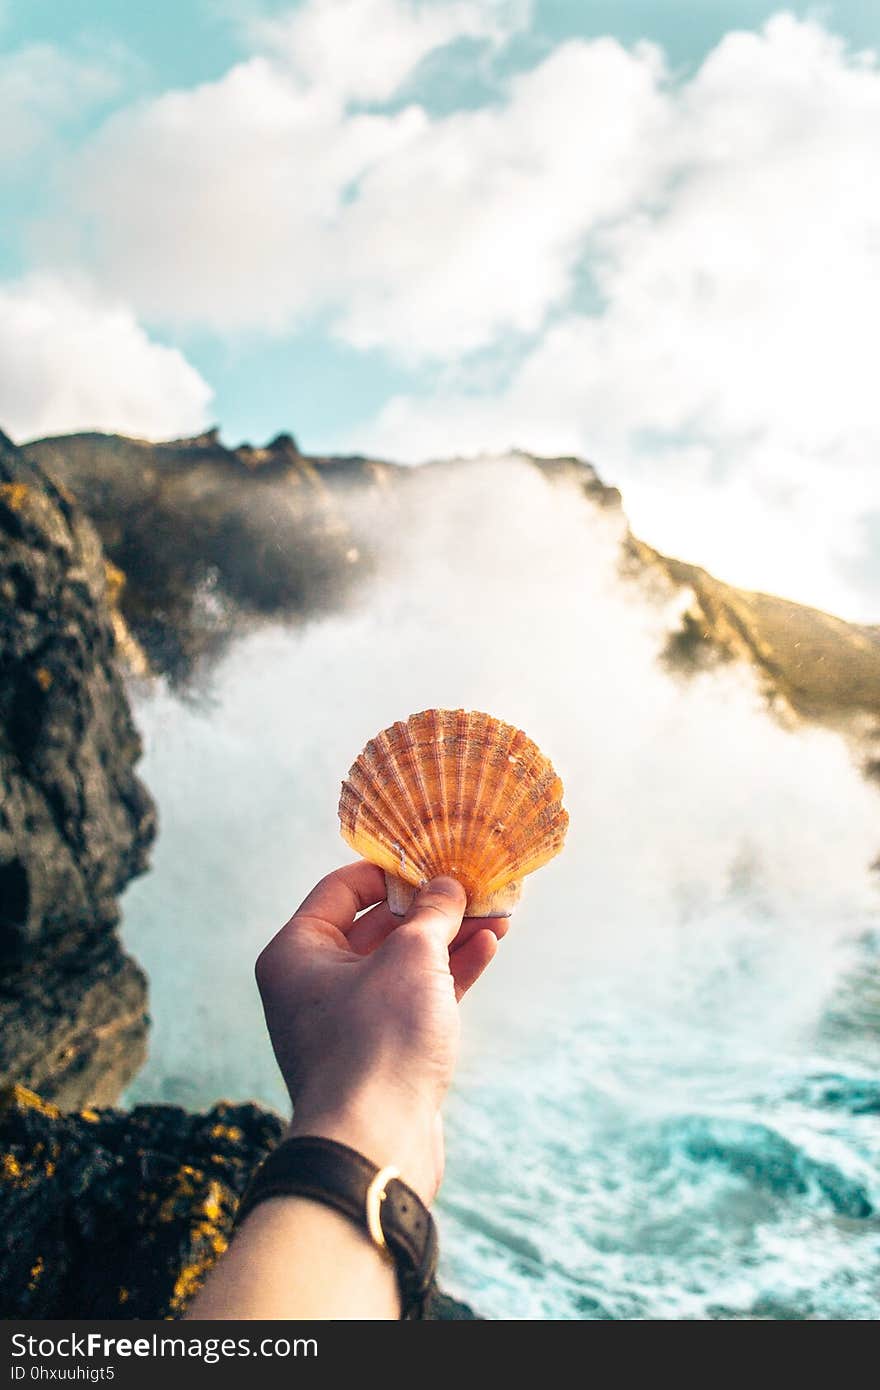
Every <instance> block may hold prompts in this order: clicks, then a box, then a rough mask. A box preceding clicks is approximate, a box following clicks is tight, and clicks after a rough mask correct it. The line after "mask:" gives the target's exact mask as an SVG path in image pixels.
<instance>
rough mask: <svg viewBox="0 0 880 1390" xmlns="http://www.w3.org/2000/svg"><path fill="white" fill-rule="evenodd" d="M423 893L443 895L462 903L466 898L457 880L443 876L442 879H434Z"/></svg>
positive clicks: (425, 887)
mask: <svg viewBox="0 0 880 1390" xmlns="http://www.w3.org/2000/svg"><path fill="white" fill-rule="evenodd" d="M422 892H423V893H441V894H442V895H443V897H445V898H455V899H456V901H458V902H460V901H461V899H462V898H463V897H464V896H465V891H464V889H463V888H462V886H461V884H460V883H459V882H458V880H457V879H455V878H450V877H449V876H448V875H446V874H442V875H441V876H440V878H432V879H431V881H430V883H426V884H425V886H424V888H423V889H422Z"/></svg>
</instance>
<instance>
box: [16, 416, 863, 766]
mask: <svg viewBox="0 0 880 1390" xmlns="http://www.w3.org/2000/svg"><path fill="white" fill-rule="evenodd" d="M28 452H29V454H30V455H31V456H32V457H33V458H35V459H37V460H38V461H39V462H40V463H41V464H42V465H43V466H45V467H46V468H47V469H48V470H49V471H50V472H51V473H52V475H53V476H55V477H57V478H58V479H60V480H61V481H63V482H64V484H65V485H66V486H68V487H70V488H71V489H72V490H73V491H74V492H75V493H76V494H77V496H78V497H79V499H80V501H81V502H82V505H83V506H84V508H85V510H86V511H87V512H88V513H89V515H90V516H91V517H92V519H93V520H94V522H95V524H96V526H97V528H98V530H99V532H100V535H101V538H102V540H103V543H104V546H105V549H106V551H107V553H108V555H109V556H110V558H111V559H112V560H113V561H114V563H115V564H116V565H118V566H119V567H120V568H121V570H122V571H124V573H125V574H126V576H127V583H126V586H125V589H124V591H123V594H122V598H121V603H122V608H123V612H124V615H125V618H126V621H127V622H128V623H129V624H130V625H131V627H132V630H133V631H134V633H135V635H136V636H137V638H138V639H139V640H140V641H141V642H142V643H143V645H144V647H145V648H146V650H147V653H148V656H149V658H150V661H151V662H152V664H153V666H154V668H155V669H157V670H162V671H165V672H167V673H169V674H170V675H171V676H172V678H174V679H178V680H181V679H186V678H187V677H188V676H189V675H190V674H191V672H192V670H193V667H194V666H195V665H196V664H197V663H198V661H199V659H200V658H201V657H203V656H211V655H213V654H216V652H218V651H219V650H221V649H222V647H223V645H224V644H225V643H226V642H227V641H228V640H229V638H230V636H233V635H234V634H235V633H236V632H237V631H238V630H240V627H241V626H242V623H243V622H244V621H247V620H249V619H250V620H252V619H253V618H254V617H255V616H257V617H259V616H263V617H271V618H276V619H282V620H285V619H286V620H290V619H302V618H303V617H307V616H311V615H317V614H320V613H321V612H326V611H328V610H329V609H331V608H335V607H337V606H339V605H340V604H342V603H344V602H345V601H346V600H347V598H348V597H350V596H351V594H353V593H355V592H358V591H359V590H360V588H361V585H362V580H363V579H364V578H365V577H366V575H367V574H369V573H371V572H372V571H373V570H374V569H375V568H376V567H377V566H378V565H379V564H381V563H384V561H385V559H386V558H387V557H386V556H384V555H383V554H382V553H381V551H382V531H383V529H384V528H385V527H386V525H389V524H390V526H391V528H392V529H393V526H394V525H399V524H402V525H404V526H405V527H406V526H410V525H412V524H413V518H414V517H416V516H417V515H418V509H419V505H420V501H419V499H420V498H422V497H426V498H428V501H429V502H430V500H431V498H432V497H433V496H435V495H436V494H435V493H434V492H433V491H432V489H433V488H434V485H435V484H436V483H437V482H438V481H439V482H440V483H441V484H442V488H443V491H444V494H445V495H448V496H449V497H450V498H452V497H453V496H454V489H455V486H456V480H457V477H460V476H461V475H462V473H463V472H464V471H465V470H467V469H468V468H469V467H470V466H471V465H470V463H469V461H468V460H463V459H457V460H447V461H438V462H434V463H429V464H425V465H423V466H422V467H421V468H406V467H400V466H398V465H395V464H392V463H387V462H382V461H379V460H376V459H370V458H366V457H363V456H360V455H352V456H351V457H345V458H337V457H320V456H306V455H304V454H303V453H301V451H300V450H299V448H298V446H297V444H296V442H295V441H294V440H293V438H292V437H291V436H290V435H279V436H278V437H277V438H276V439H274V440H273V441H272V442H271V444H269V445H268V446H267V447H266V448H262V449H258V448H252V447H251V446H250V445H242V446H240V447H239V448H237V449H227V448H225V447H224V446H223V445H222V444H221V443H220V440H219V437H218V434H217V432H216V431H215V430H212V431H209V432H208V433H207V434H204V435H200V436H198V437H197V438H196V439H190V440H177V441H174V442H172V443H169V444H149V443H146V442H145V441H142V440H134V439H125V438H122V437H119V436H115V435H99V434H88V435H71V436H68V437H66V438H57V439H44V440H38V441H36V442H35V443H33V444H30V445H28ZM518 457H519V458H520V459H521V460H522V461H523V462H525V463H526V464H531V465H532V466H534V467H535V468H536V469H537V470H538V471H539V472H540V473H541V474H542V475H543V476H544V477H545V478H546V479H547V482H548V483H549V484H551V485H552V484H554V483H557V482H562V483H564V484H569V485H570V484H572V483H573V484H574V485H575V486H576V487H577V488H579V490H580V491H581V492H582V493H583V495H584V498H585V500H587V501H588V502H590V503H591V504H592V505H594V506H596V507H599V508H601V509H602V510H604V511H606V512H612V513H613V512H619V513H620V516H621V520H622V522H623V526H622V532H621V534H622V539H623V550H622V561H623V569H624V571H625V572H628V573H629V574H630V575H631V576H634V577H636V578H638V579H639V580H641V581H642V587H643V590H644V592H645V593H646V594H649V595H653V596H654V597H656V598H660V599H664V598H665V599H668V598H669V597H670V595H672V594H673V593H675V591H677V590H678V591H682V592H685V593H686V594H687V595H688V597H689V600H690V602H689V604H688V607H687V609H686V611H685V612H684V615H683V617H682V620H681V624H680V626H679V627H678V628H677V629H676V630H675V631H673V632H671V633H670V634H669V640H668V643H667V645H666V649H665V651H664V652H663V653H662V657H663V660H664V663H665V665H666V666H667V667H668V668H669V669H671V670H674V671H676V672H678V673H679V674H683V675H687V674H690V673H692V672H694V671H698V670H700V669H702V668H703V667H705V666H706V665H710V664H712V663H715V662H718V661H726V660H736V661H742V662H746V663H748V664H749V665H751V666H752V667H753V668H754V669H755V670H756V671H757V673H758V675H759V678H760V680H761V681H762V683H763V687H764V690H765V693H766V695H767V699H768V701H769V703H771V704H774V705H776V707H777V708H778V709H779V711H780V713H783V714H792V715H794V716H796V717H798V718H806V719H810V720H817V721H819V722H822V723H824V724H830V725H832V726H833V727H835V728H838V729H841V730H843V731H844V732H846V733H848V734H855V735H856V736H857V739H858V749H859V755H860V757H861V759H862V762H863V766H864V768H865V771H866V774H867V775H869V776H874V777H878V776H880V772H878V769H880V721H878V710H880V628H878V627H876V626H875V627H871V626H864V625H863V626H858V625H856V624H852V623H847V622H844V621H842V620H841V619H839V618H835V617H832V616H831V615H829V614H826V613H821V612H819V611H817V610H815V609H811V608H805V607H803V606H802V605H800V604H796V603H791V602H788V601H787V600H785V599H780V598H774V597H773V596H772V595H767V594H758V593H751V592H748V591H746V590H743V589H737V588H734V587H733V586H732V585H729V584H724V583H722V582H720V581H719V580H716V579H714V578H713V576H712V575H711V574H709V573H707V571H705V570H703V569H700V568H698V567H697V566H694V565H688V564H685V563H684V562H682V561H680V560H677V559H672V558H670V557H669V556H666V555H662V554H661V553H660V552H659V551H656V550H654V549H653V548H652V547H651V546H649V545H646V544H644V543H643V542H642V541H640V540H638V539H637V538H636V537H634V536H632V535H631V533H629V532H628V531H627V530H626V526H625V518H624V517H623V513H622V510H621V498H620V493H619V492H618V490H617V489H616V488H614V487H608V486H607V485H606V484H605V483H603V482H602V480H601V479H600V477H599V475H598V474H597V472H596V470H595V468H594V467H593V466H592V464H590V463H587V462H585V461H584V460H582V459H577V458H569V457H565V458H537V457H534V456H533V455H530V454H526V453H519V454H518ZM422 489H424V492H423V491H422ZM377 505H378V510H377Z"/></svg>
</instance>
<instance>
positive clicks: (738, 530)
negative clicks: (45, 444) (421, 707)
mask: <svg viewBox="0 0 880 1390" xmlns="http://www.w3.org/2000/svg"><path fill="white" fill-rule="evenodd" d="M878 50H880V7H878V6H875V5H870V4H865V3H864V0H836V3H829V4H825V5H821V6H803V5H796V6H791V7H788V8H780V7H779V6H774V5H769V4H764V3H757V2H756V0H738V3H727V0H655V3H648V0H610V2H608V3H591V2H590V0H532V3H529V0H302V3H298V4H291V3H289V0H287V3H283V2H282V0H275V3H249V2H248V0H213V2H212V3H209V0H175V3H173V4H172V3H171V0H152V2H151V3H150V4H149V5H147V4H145V3H134V2H133V0H132V3H128V4H125V5H121V4H119V3H117V2H115V0H75V3H74V0H0V177H2V180H3V189H4V197H3V199H2V204H0V427H2V428H3V429H5V430H6V432H7V433H9V434H10V435H11V436H12V437H13V438H14V439H16V440H19V441H24V440H26V439H28V438H32V437H35V436H40V435H45V434H51V433H62V432H67V431H72V430H80V429H104V430H112V431H120V432H124V433H130V434H135V435H140V436H144V437H147V438H153V439H162V438H172V437H177V436H182V435H190V434H194V433H197V432H199V431H200V430H202V429H204V428H206V427H207V426H209V425H212V424H215V423H216V424H218V425H219V426H220V428H221V432H222V436H223V438H224V440H226V442H228V443H230V444H236V443H238V442H240V441H242V440H244V439H247V440H250V441H252V442H255V443H261V442H263V441H265V440H267V439H270V438H271V437H273V436H274V435H275V434H277V433H279V432H281V431H290V432H292V433H293V434H294V435H295V436H296V437H297V439H298V440H299V442H300V445H301V447H302V448H303V449H305V450H307V451H310V452H325V451H334V452H369V453H373V454H375V455H377V456H380V457H388V458H392V459H396V460H399V461H402V462H418V461H420V460H422V459H425V458H430V457H439V456H448V455H450V454H466V455H470V454H476V453H479V452H491V453H499V452H503V451H506V450H508V449H510V448H512V447H518V448H522V449H525V450H529V451H532V452H535V453H559V452H564V453H576V454H579V455H581V456H583V457H587V458H589V459H591V460H592V461H593V462H594V463H595V464H596V466H597V467H598V469H599V472H600V474H601V476H602V477H603V478H604V479H605V480H606V481H607V482H610V483H614V484H616V485H617V486H619V487H620V488H621V490H622V492H623V494H624V502H625V506H626V509H627V512H628V515H629V517H630V519H631V522H632V524H633V527H634V529H635V530H636V532H637V533H638V534H640V535H641V536H643V537H644V538H645V539H646V540H648V541H649V542H651V543H652V544H654V545H657V546H658V547H660V548H661V549H664V550H666V551H668V552H670V553H673V554H676V555H679V556H681V558H683V559H686V560H689V561H692V562H695V563H698V564H702V565H705V566H706V567H707V568H709V569H710V570H712V571H713V572H714V573H715V574H717V575H718V576H719V577H721V578H724V579H728V580H730V581H731V582H734V583H738V584H741V585H744V586H746V587H750V588H759V589H764V590H768V591H771V592H776V593H780V594H783V595H785V596H787V597H791V598H795V599H798V600H799V601H801V602H806V603H812V604H815V605H816V606H819V607H824V608H827V609H829V610H830V611H832V612H839V613H841V614H842V615H843V616H845V617H849V618H852V619H855V620H858V621H864V622H878V621H880V487H878V484H877V481H876V477H877V467H878V462H877V461H878V459H880V412H878V405H877V397H878V391H877V375H878V373H877V365H876V364H877V357H878V351H877V325H878V324H880V62H878V56H877V54H878Z"/></svg>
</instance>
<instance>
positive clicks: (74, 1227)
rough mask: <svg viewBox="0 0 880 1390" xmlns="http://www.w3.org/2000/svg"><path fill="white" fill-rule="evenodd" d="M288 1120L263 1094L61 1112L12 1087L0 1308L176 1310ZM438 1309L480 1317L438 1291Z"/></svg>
mask: <svg viewBox="0 0 880 1390" xmlns="http://www.w3.org/2000/svg"><path fill="white" fill-rule="evenodd" d="M282 1128H283V1126H282V1122H281V1120H280V1119H279V1118H278V1117H277V1116H276V1115H272V1114H269V1113H267V1112H266V1111H263V1110H260V1109H259V1108H258V1107H257V1106H255V1105H225V1104H221V1105H216V1106H215V1107H214V1108H213V1109H212V1110H209V1111H208V1112H207V1113H206V1114H201V1115H190V1114H187V1113H186V1112H185V1111H183V1110H180V1109H178V1108H177V1107H176V1106H170V1105H139V1106H137V1107H136V1108H135V1109H134V1110H132V1111H131V1112H129V1113H124V1112H122V1111H119V1110H104V1111H97V1110H84V1111H83V1112H82V1113H81V1114H79V1115H72V1114H69V1115H62V1114H60V1113H59V1112H58V1111H57V1110H56V1109H55V1108H54V1107H53V1106H50V1105H46V1103H45V1102H44V1101H41V1100H40V1099H39V1098H38V1097H37V1096H35V1095H33V1094H31V1093H30V1092H28V1091H25V1090H24V1089H23V1088H22V1087H15V1088H13V1089H12V1090H10V1091H9V1092H8V1093H7V1094H6V1096H5V1097H4V1098H3V1100H2V1101H0V1291H2V1292H0V1300H2V1301H0V1316H2V1317H6V1318H25V1317H28V1318H60V1317H64V1318H101V1317H105V1318H167V1317H176V1316H178V1315H179V1314H181V1313H182V1312H183V1311H184V1310H185V1309H186V1306H187V1304H188V1303H189V1301H190V1299H191V1298H192V1297H193V1295H194V1294H195V1293H196V1291H197V1290H198V1289H199V1288H200V1286H201V1284H202V1282H203V1280H204V1278H205V1275H206V1274H207V1272H208V1270H209V1269H210V1268H211V1266H212V1265H213V1264H214V1262H215V1261H216V1260H217V1258H218V1257H219V1255H220V1254H222V1252H223V1251H224V1250H225V1249H226V1246H227V1245H228V1243H229V1240H230V1236H231V1232H232V1223H233V1221H234V1217H235V1211H236V1207H237V1205H238V1201H239V1198H240V1197H241V1194H242V1192H243V1191H244V1188H245V1186H246V1184H247V1182H248V1179H249V1177H250V1175H251V1173H252V1172H253V1170H254V1168H255V1167H256V1165H257V1163H259V1161H260V1160H261V1159H262V1158H263V1157H264V1156H265V1154H266V1153H267V1152H268V1151H269V1149H270V1148H272V1147H273V1145H275V1144H276V1143H277V1142H278V1139H279V1138H280V1135H281V1131H282ZM433 1315H434V1316H435V1317H440V1318H445V1319H461V1318H466V1317H470V1318H472V1317H474V1314H473V1313H472V1312H471V1311H470V1309H468V1308H467V1307H466V1305H464V1304H461V1303H457V1302H456V1301H455V1300H454V1299H451V1298H449V1297H448V1296H447V1295H442V1294H440V1295H438V1296H437V1300H436V1306H435V1310H434V1314H433Z"/></svg>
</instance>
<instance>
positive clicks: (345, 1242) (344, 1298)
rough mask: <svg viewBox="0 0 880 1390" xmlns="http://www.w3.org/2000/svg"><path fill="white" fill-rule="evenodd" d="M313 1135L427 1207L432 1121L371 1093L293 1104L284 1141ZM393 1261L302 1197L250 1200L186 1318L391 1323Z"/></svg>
mask: <svg viewBox="0 0 880 1390" xmlns="http://www.w3.org/2000/svg"><path fill="white" fill-rule="evenodd" d="M301 1135H320V1136H322V1137H323V1138H326V1139H333V1140H336V1141H338V1142H339V1143H342V1144H345V1145H347V1146H348V1147H349V1148H353V1149H355V1150H356V1151H357V1152H358V1153H362V1154H364V1155H365V1156H366V1157H368V1158H369V1159H370V1160H371V1161H372V1162H373V1163H375V1164H376V1165H377V1166H378V1167H384V1166H385V1165H386V1164H394V1166H395V1167H396V1168H397V1169H398V1171H399V1172H400V1174H401V1176H402V1178H403V1179H404V1181H406V1182H407V1183H409V1185H410V1186H412V1187H413V1188H414V1189H415V1190H416V1191H417V1192H418V1193H419V1195H420V1196H421V1198H422V1200H423V1201H425V1202H426V1203H428V1204H430V1202H431V1200H432V1198H433V1196H434V1191H435V1188H436V1184H437V1181H438V1180H439V1165H440V1164H441V1163H442V1159H440V1158H439V1155H438V1153H437V1152H436V1149H437V1146H438V1144H439V1125H438V1124H437V1123H436V1122H435V1117H432V1116H430V1115H427V1114H422V1113H421V1112H419V1111H418V1109H416V1108H413V1107H411V1108H409V1109H407V1110H403V1109H402V1107H401V1105H400V1103H399V1101H398V1099H397V1097H396V1096H394V1095H392V1094H390V1093H389V1092H388V1091H387V1090H384V1089H382V1088H377V1089H373V1090H367V1091H365V1092H364V1093H363V1094H362V1095H361V1096H359V1097H358V1098H357V1099H356V1100H352V1101H351V1102H349V1104H348V1106H347V1107H346V1108H345V1110H344V1111H341V1112H327V1113H321V1114H320V1115H319V1114H318V1113H316V1109H315V1108H314V1107H310V1106H309V1105H307V1104H303V1106H302V1107H298V1114H297V1115H296V1116H295V1117H294V1119H293V1120H292V1121H291V1123H290V1125H289V1126H288V1128H287V1134H286V1137H289V1138H296V1137H298V1136H301ZM399 1316H400V1299H399V1293H398V1284H397V1275H396V1272H395V1269H394V1265H393V1263H392V1262H391V1260H390V1259H388V1258H387V1257H386V1255H385V1254H384V1253H383V1252H382V1251H381V1250H379V1249H378V1247H377V1246H376V1245H375V1244H374V1243H373V1241H372V1240H371V1239H370V1237H369V1236H368V1235H367V1234H366V1232H365V1231H361V1230H360V1229H359V1227H358V1226H357V1225H356V1224H355V1223H354V1222H353V1221H352V1220H350V1218H348V1217H346V1216H343V1215H341V1214H340V1213H338V1212H336V1211H334V1210H333V1208H331V1207H328V1206H326V1205H324V1204H323V1203H320V1202H317V1201H312V1200H310V1199H308V1198H304V1197H280V1198H272V1199H271V1200H267V1201H264V1202H260V1203H259V1204H258V1205H257V1206H256V1207H255V1208H254V1210H253V1211H252V1212H251V1213H250V1215H249V1216H248V1217H247V1218H246V1219H245V1221H244V1222H243V1223H242V1225H241V1228H240V1229H239V1231H238V1232H237V1233H236V1236H235V1239H234V1240H233V1242H232V1244H231V1246H230V1247H229V1250H228V1251H227V1252H226V1254H225V1255H224V1257H223V1259H222V1260H221V1261H220V1262H219V1264H218V1265H217V1266H216V1268H215V1269H214V1270H213V1271H212V1273H211V1274H210V1276H209V1278H208V1280H207V1282H206V1284H205V1287H204V1288H203V1290H202V1292H201V1293H200V1294H199V1295H198V1296H197V1298H196V1299H195V1300H194V1302H193V1303H192V1304H191V1305H190V1308H189V1310H188V1311H187V1317H190V1318H237V1317H239V1318H286V1319H301V1318H330V1319H337V1318H340V1319H342V1318H370V1319H372V1318H398V1317H399Z"/></svg>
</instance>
